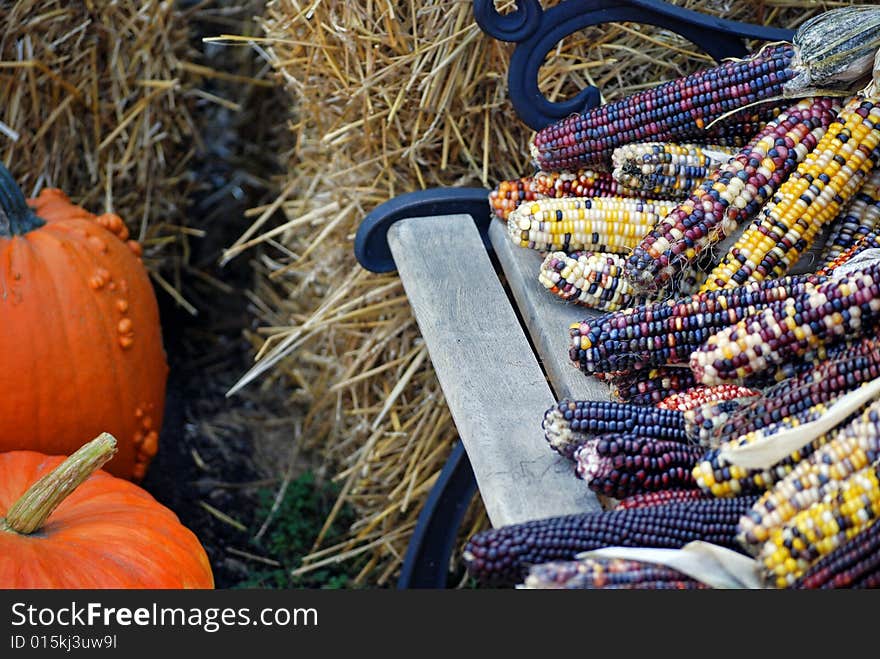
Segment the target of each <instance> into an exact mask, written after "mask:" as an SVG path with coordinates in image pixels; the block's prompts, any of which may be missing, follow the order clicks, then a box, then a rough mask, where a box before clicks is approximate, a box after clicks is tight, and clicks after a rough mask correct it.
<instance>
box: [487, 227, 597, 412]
mask: <svg viewBox="0 0 880 659" xmlns="http://www.w3.org/2000/svg"><path fill="white" fill-rule="evenodd" d="M489 240H490V241H491V242H492V247H493V248H494V249H495V254H496V255H497V256H498V260H499V262H500V263H501V268H502V269H503V270H504V275H505V276H506V277H507V281H508V282H509V284H510V290H511V291H512V292H513V296H514V298H515V299H516V304H517V307H519V312H520V314H521V315H522V317H523V321H524V322H525V324H526V328H527V329H528V332H529V335H530V336H531V338H532V342H533V343H534V346H535V350H536V351H537V353H538V356H539V357H540V358H541V362H542V364H543V366H544V370H545V371H546V372H547V376H548V377H549V378H550V384H551V386H552V387H553V390H554V391H555V392H556V395H557V397H558V398H575V399H577V400H609V399H610V397H611V389H610V388H609V386H608V385H607V384H606V383H604V382H602V381H601V380H597V379H596V378H593V377H588V376H586V375H584V374H583V373H581V371H580V370H579V369H578V368H577V366H575V365H574V364H573V363H572V361H571V360H570V359H569V358H568V328H569V326H570V325H571V324H572V323H576V322H578V321H580V320H583V319H585V318H595V317H596V316H599V315H601V312H599V311H596V310H595V309H588V308H586V307H582V306H578V305H576V304H571V303H568V302H565V301H564V300H561V299H560V298H558V297H556V296H555V295H553V294H552V293H550V292H549V291H547V290H546V289H545V288H544V287H543V286H542V285H541V282H539V281H538V270H539V269H540V266H541V261H542V260H543V256H542V254H541V253H540V252H537V251H535V250H532V249H525V248H523V247H519V246H518V245H515V244H514V243H513V241H512V240H511V239H510V237H509V236H508V235H507V227H506V226H505V225H504V223H503V222H499V221H495V222H493V223H492V225H491V226H490V227H489Z"/></svg>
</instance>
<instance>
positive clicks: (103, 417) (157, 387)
mask: <svg viewBox="0 0 880 659" xmlns="http://www.w3.org/2000/svg"><path fill="white" fill-rule="evenodd" d="M30 204H31V207H29V206H28V204H27V203H26V202H25V199H24V195H22V193H21V191H20V190H19V189H18V187H17V185H16V184H15V181H14V180H13V179H12V176H11V175H10V174H9V172H8V171H7V170H6V169H5V168H3V167H2V165H0V330H2V331H0V356H2V357H0V359H2V362H3V368H2V369H0V391H2V392H3V395H2V396H0V451H10V450H16V449H29V450H33V451H37V452H40V453H45V454H48V455H59V454H60V455H68V454H70V453H72V452H73V451H74V450H76V449H77V448H78V445H71V443H70V438H71V437H74V438H76V437H94V436H95V435H97V434H98V433H99V432H101V431H104V430H106V431H108V432H111V433H113V434H114V435H115V436H116V437H118V438H119V442H120V446H119V456H118V458H117V459H115V460H114V461H113V464H112V466H111V467H110V471H111V472H112V473H114V474H115V475H117V476H121V477H123V478H129V479H134V480H140V479H141V478H143V476H144V474H145V472H146V470H147V466H148V465H149V463H150V460H151V459H152V458H153V456H154V455H155V454H156V450H157V448H158V441H159V430H160V428H161V425H162V414H163V411H164V403H165V385H166V382H167V378H168V365H167V363H166V360H165V351H164V349H163V347H162V334H161V327H160V325H159V309H158V305H157V303H156V297H155V293H154V292H153V288H152V286H151V285H150V281H149V277H148V276H147V272H146V270H145V268H144V267H143V264H142V263H141V260H140V254H141V250H140V246H139V245H138V244H137V243H135V242H134V241H128V240H127V239H128V230H127V229H126V227H125V224H124V223H123V221H122V220H121V219H120V218H119V216H118V215H114V214H113V213H105V214H104V215H99V216H95V215H93V214H92V213H89V212H88V211H86V210H84V209H82V208H80V207H79V206H76V205H74V204H72V203H71V202H70V200H69V199H68V198H67V196H66V195H65V194H64V193H63V192H61V191H60V190H54V189H49V190H43V191H42V192H41V193H40V195H39V196H38V197H37V198H36V199H33V200H31V201H30ZM4 213H5V216H6V219H7V221H6V222H4V221H3V220H4V218H3V214H4Z"/></svg>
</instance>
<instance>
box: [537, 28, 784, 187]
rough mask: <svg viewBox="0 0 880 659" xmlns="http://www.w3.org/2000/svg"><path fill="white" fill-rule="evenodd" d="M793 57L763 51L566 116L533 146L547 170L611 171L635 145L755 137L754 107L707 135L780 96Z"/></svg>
mask: <svg viewBox="0 0 880 659" xmlns="http://www.w3.org/2000/svg"><path fill="white" fill-rule="evenodd" d="M794 54H795V51H794V48H793V47H792V46H790V45H788V44H783V45H778V46H772V47H768V48H764V49H763V50H762V51H761V52H760V53H757V54H756V55H754V56H752V57H751V58H749V59H745V60H738V61H727V62H723V63H722V64H720V65H718V66H715V67H712V68H708V69H705V70H702V71H698V72H697V73H694V74H692V75H689V76H686V77H684V78H679V79H677V80H672V81H670V82H666V83H663V84H661V85H659V86H657V87H654V88H652V89H647V90H644V91H641V92H638V93H636V94H633V95H632V96H629V97H627V98H624V99H621V100H619V101H617V102H614V103H606V104H604V105H600V106H598V107H596V108H594V109H592V110H588V111H586V112H584V113H582V114H579V115H574V116H571V117H567V118H565V119H562V120H560V121H557V122H555V123H553V124H551V125H549V126H547V127H546V128H544V129H542V130H540V131H538V133H537V134H536V135H535V137H534V139H533V141H532V144H531V145H530V148H531V151H532V155H533V157H534V158H535V160H536V161H537V163H538V164H539V166H540V167H541V169H544V170H548V171H558V170H564V169H569V170H570V169H577V168H579V167H590V166H605V165H606V164H607V163H608V162H609V161H610V158H611V154H612V152H613V151H614V149H616V148H617V147H620V146H622V145H624V144H630V143H633V142H648V141H659V142H675V141H686V140H693V141H706V138H707V136H708V135H711V134H725V133H735V134H738V135H753V134H754V132H753V130H750V129H753V128H754V126H753V124H754V123H755V122H756V119H757V118H758V117H759V116H760V115H761V113H760V112H758V113H756V112H755V110H754V109H747V110H741V111H739V112H735V113H734V114H733V115H732V116H727V117H725V118H724V119H723V120H722V121H721V122H720V123H719V125H718V128H717V130H712V131H707V130H706V126H707V125H708V124H710V123H711V122H713V121H715V120H718V119H721V118H722V117H724V116H725V115H727V114H728V113H730V112H732V111H736V110H740V109H741V108H744V107H745V106H746V105H748V104H750V103H754V102H756V101H760V100H764V99H766V100H770V99H775V98H779V97H781V96H782V88H783V87H782V86H783V84H784V83H785V82H786V81H788V80H790V79H791V78H792V77H794V74H793V72H792V71H790V70H789V69H788V65H789V64H790V63H791V61H792V58H793V57H794ZM769 107H770V106H761V109H764V110H767V109H769ZM744 118H746V120H745V122H743V120H744ZM743 123H744V124H745V125H742V124H743ZM737 124H740V125H737Z"/></svg>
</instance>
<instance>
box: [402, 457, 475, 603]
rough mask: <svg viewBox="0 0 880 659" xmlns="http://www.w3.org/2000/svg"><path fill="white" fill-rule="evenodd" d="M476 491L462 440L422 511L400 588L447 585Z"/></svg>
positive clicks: (403, 570) (407, 556)
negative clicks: (466, 515)
mask: <svg viewBox="0 0 880 659" xmlns="http://www.w3.org/2000/svg"><path fill="white" fill-rule="evenodd" d="M476 490H477V482H476V481H475V480H474V472H473V469H471V463H470V460H468V457H467V454H466V453H465V451H464V447H463V446H462V444H461V441H460V440H459V442H458V443H457V444H456V445H455V448H453V449H452V455H450V456H449V459H448V460H447V461H446V464H445V465H444V466H443V470H442V471H441V472H440V476H439V477H438V479H437V482H436V483H435V484H434V487H433V488H432V489H431V493H430V494H429V495H428V500H427V501H426V502H425V506H424V507H423V508H422V512H421V513H419V519H418V521H417V522H416V528H415V530H414V531H413V535H412V538H411V539H410V542H409V546H408V547H407V550H406V556H405V557H404V559H403V568H402V569H401V572H400V577H399V578H398V581H397V587H398V588H401V589H406V588H445V587H446V580H447V577H448V572H449V558H450V557H451V556H452V552H453V550H454V549H455V542H456V538H457V537H458V529H459V527H460V526H461V521H462V518H463V517H464V514H465V512H467V509H468V505H470V502H471V499H473V496H474V492H476Z"/></svg>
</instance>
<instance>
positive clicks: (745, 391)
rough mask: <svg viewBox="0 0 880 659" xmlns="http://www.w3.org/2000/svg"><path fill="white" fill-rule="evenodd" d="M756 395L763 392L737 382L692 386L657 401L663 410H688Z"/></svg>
mask: <svg viewBox="0 0 880 659" xmlns="http://www.w3.org/2000/svg"><path fill="white" fill-rule="evenodd" d="M756 396H761V392H760V391H757V390H755V389H750V388H749V387H743V386H741V385H737V384H719V385H716V386H714V387H692V388H691V389H687V390H686V391H680V392H678V393H674V394H672V395H671V396H667V397H666V398H664V399H663V400H661V401H660V402H659V403H657V407H659V408H660V409H661V410H678V411H679V412H688V411H690V410H694V409H696V408H698V407H702V406H703V405H707V404H709V403H718V402H722V401H728V400H737V399H743V398H754V397H756ZM685 419H687V416H685Z"/></svg>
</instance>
